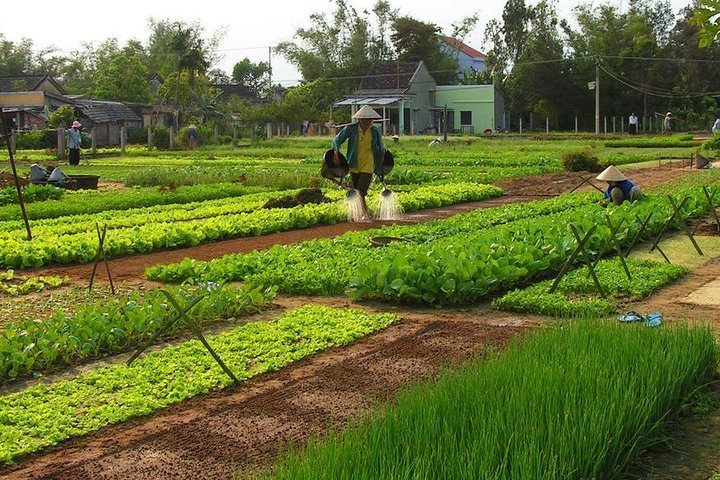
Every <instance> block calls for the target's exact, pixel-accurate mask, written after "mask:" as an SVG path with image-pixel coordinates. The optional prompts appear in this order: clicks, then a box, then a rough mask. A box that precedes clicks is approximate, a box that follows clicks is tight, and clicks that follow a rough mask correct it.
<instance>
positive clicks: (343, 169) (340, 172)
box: [320, 148, 357, 198]
mask: <svg viewBox="0 0 720 480" xmlns="http://www.w3.org/2000/svg"><path fill="white" fill-rule="evenodd" d="M333 157H334V150H333V149H332V148H331V149H330V150H328V151H326V152H325V155H323V163H322V167H320V175H322V177H323V178H327V179H328V180H330V181H331V182H333V183H335V184H337V185H339V186H340V187H342V188H344V189H345V191H346V192H347V193H346V194H345V196H346V197H348V198H350V197H354V196H355V195H357V190H355V189H354V188H350V187H348V186H347V185H345V184H343V180H344V179H345V177H347V174H348V173H350V164H349V163H348V161H347V158H345V155H343V154H342V153H340V152H338V160H339V161H338V164H337V165H335V161H334V160H333Z"/></svg>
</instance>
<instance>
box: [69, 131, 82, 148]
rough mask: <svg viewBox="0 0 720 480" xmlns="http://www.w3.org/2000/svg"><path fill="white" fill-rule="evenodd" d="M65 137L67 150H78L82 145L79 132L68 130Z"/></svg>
mask: <svg viewBox="0 0 720 480" xmlns="http://www.w3.org/2000/svg"><path fill="white" fill-rule="evenodd" d="M65 136H66V137H68V148H80V145H81V144H82V137H81V136H80V130H76V129H74V128H68V129H67V130H65Z"/></svg>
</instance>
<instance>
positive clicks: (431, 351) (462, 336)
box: [0, 164, 720, 479]
mask: <svg viewBox="0 0 720 480" xmlns="http://www.w3.org/2000/svg"><path fill="white" fill-rule="evenodd" d="M691 171H692V170H691V169H689V168H680V167H678V165H677V164H675V165H671V164H664V165H662V166H659V167H656V168H645V169H638V170H633V171H629V172H626V173H627V175H628V176H629V177H630V178H631V179H633V180H634V181H636V182H637V183H639V184H640V185H641V186H644V187H649V186H653V185H657V184H660V183H664V182H667V181H669V180H671V179H673V178H677V177H678V176H681V175H684V174H686V173H689V172H691ZM585 176H586V177H590V176H592V174H586V175H585ZM579 183H580V179H579V176H578V175H577V174H548V175H542V176H539V177H534V178H532V179H516V180H507V181H503V182H499V183H498V185H499V186H501V187H503V189H504V190H505V193H506V194H505V196H503V197H501V198H499V199H491V200H487V201H483V202H472V203H468V204H463V205H457V206H453V207H443V208H440V209H434V210H428V211H423V212H419V213H417V214H413V215H408V217H407V218H406V221H407V222H417V221H425V220H428V219H431V218H445V217H448V216H451V215H454V214H456V213H460V212H463V211H468V210H472V209H475V208H484V207H489V206H495V205H500V204H504V203H511V202H517V201H529V200H532V199H537V198H542V197H543V196H547V197H549V196H553V195H557V194H559V193H562V192H566V191H568V190H570V189H572V188H573V187H575V186H577V185H578V184H579ZM581 188H582V189H590V188H592V187H590V186H588V185H583V186H582V187H581ZM378 225H379V224H347V223H344V224H339V225H331V226H322V227H315V228H308V229H304V230H295V231H291V232H284V233H278V234H273V235H266V236H263V237H255V238H243V239H235V240H228V241H225V242H218V243H216V244H211V245H203V246H200V247H195V248H188V249H181V250H174V251H165V252H158V253H155V254H151V255H142V256H130V257H125V258H119V259H114V260H112V261H111V262H110V266H111V270H112V272H113V276H114V278H115V279H116V280H119V281H127V282H131V283H132V282H144V274H143V271H144V269H145V267H147V266H151V265H154V264H157V263H167V262H174V261H177V260H180V259H182V258H184V257H191V258H200V259H209V258H214V257H217V256H220V255H222V254H225V253H231V252H242V251H250V250H253V249H258V248H267V247H269V246H271V245H275V244H289V243H293V242H299V241H303V240H306V239H311V238H320V237H332V236H335V235H338V234H340V233H343V232H345V231H348V230H361V229H367V228H372V227H376V226H378ZM716 263H717V262H716ZM703 268H704V267H703ZM708 268H709V269H710V270H709V271H707V272H705V271H704V270H702V269H700V273H697V274H696V275H700V276H701V277H700V278H697V277H694V276H693V274H691V275H690V276H689V277H688V278H686V279H685V280H683V281H682V282H679V283H678V284H676V285H674V286H673V287H671V288H670V290H668V292H669V293H667V294H666V293H665V290H664V291H663V292H661V294H660V295H657V296H654V297H652V299H651V300H650V302H655V303H647V304H643V305H641V306H638V307H637V308H636V309H637V310H638V311H644V309H647V310H652V311H655V310H658V309H661V310H663V311H667V314H666V318H668V316H669V315H670V314H672V315H679V314H681V313H683V312H688V308H691V307H687V306H677V305H675V304H674V303H673V302H675V303H677V302H676V300H677V298H678V296H679V295H683V294H684V292H685V291H691V289H694V288H697V287H698V286H699V284H698V283H692V285H691V283H689V282H691V281H693V282H698V281H700V282H703V281H705V279H706V278H710V277H711V276H717V275H718V274H720V271H716V270H719V269H720V267H719V266H718V265H715V264H710V265H709V266H708ZM89 272H90V266H78V267H54V268H51V269H43V271H42V273H44V274H61V275H70V276H71V277H73V278H74V279H75V281H76V282H85V283H86V282H87V279H88V278H89ZM100 280H104V277H103V276H102V275H101V277H100ZM693 285H694V286H693ZM663 302H666V303H663ZM276 303H278V304H279V305H281V306H282V307H284V308H291V307H293V306H297V305H301V304H304V303H325V304H329V305H333V306H339V307H343V306H350V305H352V306H355V307H357V306H358V305H356V304H353V303H352V302H351V301H350V300H348V299H344V298H342V299H341V298H331V299H327V298H315V297H313V298H302V297H280V298H278V299H277V300H276ZM673 306H674V307H675V308H676V309H673V310H671V309H670V308H671V307H673ZM361 307H362V308H365V309H368V310H380V309H381V310H383V311H392V312H395V313H397V314H398V315H399V316H401V318H402V319H403V321H402V322H401V323H399V324H397V325H394V326H391V327H389V328H387V329H385V330H384V331H382V332H379V333H377V334H374V335H371V336H369V337H366V338H363V339H361V340H359V341H357V342H355V343H354V344H352V345H350V346H348V347H345V348H337V349H331V350H329V351H325V352H322V353H319V354H317V355H314V356H312V357H310V358H307V359H305V360H303V361H300V362H298V363H296V364H294V365H292V366H289V367H288V368H285V369H283V370H282V371H280V372H275V373H271V374H266V375H262V376H260V377H258V378H256V379H253V380H250V381H248V382H245V383H243V384H242V385H240V386H237V387H231V388H227V389H224V390H222V391H217V392H214V393H211V394H208V395H202V396H198V397H196V398H193V399H191V400H189V401H186V402H182V403H181V404H178V405H175V406H172V407H169V408H166V409H164V410H162V411H160V412H157V413H156V414H154V415H150V416H148V417H144V418H141V419H137V420H134V421H129V422H126V423H123V424H121V425H116V426H110V427H106V428H103V429H101V430H100V431H98V432H95V433H93V434H90V435H87V436H84V437H81V438H77V439H73V440H70V441H67V442H64V443H62V444H60V445H58V446H56V447H52V448H48V449H46V450H44V451H43V452H40V453H38V454H34V455H29V456H27V457H25V458H23V459H20V461H19V463H18V464H16V465H13V466H10V467H5V468H3V469H0V478H12V479H29V478H32V479H38V478H55V479H77V478H88V479H93V478H97V479H120V478H122V479H128V478H132V479H160V478H163V479H164V478H174V479H185V478H187V479H200V478H203V479H205V478H230V477H231V476H232V475H233V474H234V473H236V472H248V471H254V470H256V469H257V468H259V467H262V466H266V465H269V464H272V462H273V461H274V459H275V458H276V457H277V455H278V453H279V452H280V451H281V450H282V449H283V448H284V447H285V446H286V445H287V444H288V442H295V443H297V444H300V445H302V444H303V443H304V442H305V441H307V439H309V438H310V437H311V436H312V435H314V434H316V433H318V432H323V431H325V429H326V428H327V427H328V425H329V424H333V425H336V426H342V425H344V424H346V422H347V421H348V420H349V419H350V418H354V417H358V416H360V417H362V416H363V415H367V413H368V412H369V410H370V407H371V406H372V405H374V404H377V403H378V402H384V401H388V400H391V399H392V398H393V396H394V395H395V394H396V392H397V391H398V390H399V389H402V388H404V387H405V386H407V385H408V384H411V383H413V382H416V381H421V380H424V379H429V378H432V377H434V376H436V375H437V374H438V372H439V371H440V370H441V369H442V368H443V367H444V366H446V365H450V364H453V363H455V362H459V361H462V360H465V359H468V358H470V357H473V356H476V355H482V354H483V353H485V352H486V351H487V348H488V347H490V348H503V347H504V346H505V345H506V344H507V342H508V341H509V340H510V339H511V338H512V337H514V336H516V335H519V334H522V332H526V331H528V330H530V329H531V327H537V326H538V325H542V324H543V320H542V319H541V318H540V317H532V316H522V315H517V314H510V313H504V312H497V311H494V310H492V309H490V307H488V306H487V305H480V306H473V307H469V308H455V309H443V310H431V309H419V308H414V309H413V308H404V307H398V306H391V305H381V304H370V303H367V304H363V305H361ZM702 308H703V312H704V313H703V316H705V317H706V318H714V319H715V322H716V323H717V324H718V325H720V319H718V316H717V312H714V313H713V312H712V311H710V309H708V307H702ZM665 309H666V310H665ZM689 315H691V316H694V315H695V314H694V312H693V311H690V313H689ZM683 318H687V317H683Z"/></svg>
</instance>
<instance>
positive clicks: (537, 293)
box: [493, 258, 688, 318]
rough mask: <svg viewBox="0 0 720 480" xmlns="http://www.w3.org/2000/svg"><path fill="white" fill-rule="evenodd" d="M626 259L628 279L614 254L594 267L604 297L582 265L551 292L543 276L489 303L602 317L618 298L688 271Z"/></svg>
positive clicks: (639, 295) (646, 292)
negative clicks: (604, 294)
mask: <svg viewBox="0 0 720 480" xmlns="http://www.w3.org/2000/svg"><path fill="white" fill-rule="evenodd" d="M626 263H627V265H628V268H629V270H630V273H631V275H632V280H628V278H627V276H626V274H625V271H624V270H623V268H622V264H621V263H620V260H619V259H617V258H613V259H608V260H601V261H600V262H599V263H598V265H597V267H595V273H596V274H597V277H598V280H599V281H600V285H602V287H603V289H604V291H605V293H606V294H607V295H609V297H610V298H607V299H606V298H601V296H600V294H599V293H598V292H597V291H596V287H595V283H594V282H593V280H592V277H590V275H588V269H587V268H586V267H582V268H578V269H576V270H573V271H571V272H569V273H568V274H567V275H566V276H564V277H563V279H562V281H561V282H560V283H559V284H558V287H557V290H555V291H554V292H553V293H548V289H549V288H550V286H551V285H552V283H553V280H544V281H542V282H538V283H536V284H534V285H531V286H529V287H526V288H523V289H516V290H512V291H510V292H508V293H506V294H505V295H503V296H502V297H500V298H497V299H495V300H493V306H494V307H496V308H499V309H500V310H510V311H513V312H526V313H538V314H541V315H551V316H553V317H583V318H595V317H603V316H606V315H611V314H613V313H615V312H616V311H617V305H618V302H620V301H624V300H631V301H632V300H640V299H643V298H646V297H648V296H650V295H651V294H652V293H653V292H654V291H656V290H657V289H659V288H661V287H662V286H663V285H666V284H668V283H670V282H672V281H674V280H677V279H678V278H680V277H682V276H683V275H685V274H686V273H687V271H688V270H687V268H685V267H683V266H680V265H672V264H669V263H660V262H655V261H652V260H636V259H632V258H628V259H626Z"/></svg>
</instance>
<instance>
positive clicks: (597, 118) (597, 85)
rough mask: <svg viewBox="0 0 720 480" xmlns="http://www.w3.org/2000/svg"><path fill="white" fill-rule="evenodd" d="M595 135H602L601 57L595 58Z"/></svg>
mask: <svg viewBox="0 0 720 480" xmlns="http://www.w3.org/2000/svg"><path fill="white" fill-rule="evenodd" d="M595 135H600V59H599V58H596V59H595Z"/></svg>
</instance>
